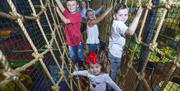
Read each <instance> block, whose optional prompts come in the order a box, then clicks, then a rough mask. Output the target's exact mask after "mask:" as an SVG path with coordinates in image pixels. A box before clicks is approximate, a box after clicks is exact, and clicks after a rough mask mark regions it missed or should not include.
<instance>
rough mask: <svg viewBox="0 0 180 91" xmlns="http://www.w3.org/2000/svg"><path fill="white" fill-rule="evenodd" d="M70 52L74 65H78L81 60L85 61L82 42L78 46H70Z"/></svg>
mask: <svg viewBox="0 0 180 91" xmlns="http://www.w3.org/2000/svg"><path fill="white" fill-rule="evenodd" d="M68 51H69V56H70V58H71V59H72V61H73V62H74V64H76V63H77V62H78V61H79V60H80V61H84V55H83V47H82V42H80V43H79V44H78V45H77V46H68Z"/></svg>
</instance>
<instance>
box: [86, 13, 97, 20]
mask: <svg viewBox="0 0 180 91" xmlns="http://www.w3.org/2000/svg"><path fill="white" fill-rule="evenodd" d="M87 17H88V19H90V20H93V19H94V18H95V15H94V12H92V11H88V13H87Z"/></svg>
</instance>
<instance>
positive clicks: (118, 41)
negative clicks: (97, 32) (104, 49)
mask: <svg viewBox="0 0 180 91" xmlns="http://www.w3.org/2000/svg"><path fill="white" fill-rule="evenodd" d="M127 29H128V27H127V26H126V25H125V24H124V23H123V22H121V21H117V20H114V21H113V23H112V28H111V36H110V37H109V52H110V53H111V54H112V55H113V56H115V57H118V58H121V56H122V52H123V48H124V45H125V42H126V39H125V35H124V34H125V32H126V30H127Z"/></svg>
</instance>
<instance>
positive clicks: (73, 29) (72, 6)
mask: <svg viewBox="0 0 180 91" xmlns="http://www.w3.org/2000/svg"><path fill="white" fill-rule="evenodd" d="M56 3H57V5H58V7H56V10H57V12H58V14H59V16H60V18H61V20H62V21H63V22H64V23H65V25H64V32H65V35H66V42H67V44H68V51H69V55H70V58H71V59H72V60H73V62H74V64H76V63H77V62H78V61H79V60H80V62H83V60H84V56H83V49H82V35H81V32H80V26H81V15H80V12H77V11H76V10H77V7H78V4H77V2H76V0H67V2H66V5H67V9H65V8H64V6H63V5H62V3H61V2H60V0H56ZM59 9H60V10H61V11H60V10H59ZM61 12H62V13H63V14H62V13H61Z"/></svg>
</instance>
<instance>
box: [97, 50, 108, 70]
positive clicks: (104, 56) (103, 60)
mask: <svg viewBox="0 0 180 91" xmlns="http://www.w3.org/2000/svg"><path fill="white" fill-rule="evenodd" d="M96 62H97V63H98V64H100V65H101V66H102V68H101V72H105V73H109V71H110V63H109V59H108V52H107V51H106V50H105V49H100V50H98V51H97V56H96Z"/></svg>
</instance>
